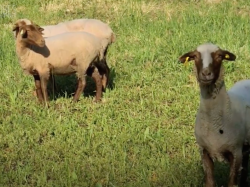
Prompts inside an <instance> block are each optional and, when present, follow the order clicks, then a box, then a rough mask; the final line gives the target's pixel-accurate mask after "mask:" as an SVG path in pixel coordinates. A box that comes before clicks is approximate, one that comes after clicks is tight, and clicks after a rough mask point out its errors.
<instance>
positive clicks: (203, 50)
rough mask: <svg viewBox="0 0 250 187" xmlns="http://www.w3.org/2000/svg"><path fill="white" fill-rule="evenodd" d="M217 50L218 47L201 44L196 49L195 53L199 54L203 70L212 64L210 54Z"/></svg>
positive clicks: (210, 44)
mask: <svg viewBox="0 0 250 187" xmlns="http://www.w3.org/2000/svg"><path fill="white" fill-rule="evenodd" d="M218 49H219V47H218V46H217V45H214V44H212V43H206V44H202V45H200V46H198V47H197V51H198V52H200V54H201V59H202V64H203V68H207V67H208V66H209V64H212V62H213V59H212V56H211V53H212V52H216V51H217V50H218Z"/></svg>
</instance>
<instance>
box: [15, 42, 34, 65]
mask: <svg viewBox="0 0 250 187" xmlns="http://www.w3.org/2000/svg"><path fill="white" fill-rule="evenodd" d="M30 47H31V46H30V45H29V44H27V43H26V42H23V41H21V39H20V38H17V39H16V52H17V54H18V58H19V60H20V62H21V63H24V62H25V60H26V59H27V58H28V57H29V55H30Z"/></svg>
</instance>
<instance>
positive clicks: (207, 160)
mask: <svg viewBox="0 0 250 187" xmlns="http://www.w3.org/2000/svg"><path fill="white" fill-rule="evenodd" d="M202 162H203V169H204V172H205V186H206V187H214V186H215V181H214V162H213V160H212V158H211V157H210V155H209V153H208V152H207V150H205V149H203V152H202Z"/></svg>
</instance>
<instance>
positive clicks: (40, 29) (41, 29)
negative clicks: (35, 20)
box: [35, 24, 44, 32]
mask: <svg viewBox="0 0 250 187" xmlns="http://www.w3.org/2000/svg"><path fill="white" fill-rule="evenodd" d="M35 26H36V27H37V29H38V30H39V31H40V32H42V31H44V29H43V28H42V27H40V26H39V25H37V24H35Z"/></svg>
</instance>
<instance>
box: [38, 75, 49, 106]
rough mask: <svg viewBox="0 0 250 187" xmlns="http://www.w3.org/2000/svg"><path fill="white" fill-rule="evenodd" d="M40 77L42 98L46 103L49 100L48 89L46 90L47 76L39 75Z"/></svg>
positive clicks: (46, 103)
mask: <svg viewBox="0 0 250 187" xmlns="http://www.w3.org/2000/svg"><path fill="white" fill-rule="evenodd" d="M40 77H41V88H42V93H43V98H44V102H45V105H48V101H49V96H48V91H47V84H48V78H46V77H43V76H40Z"/></svg>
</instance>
